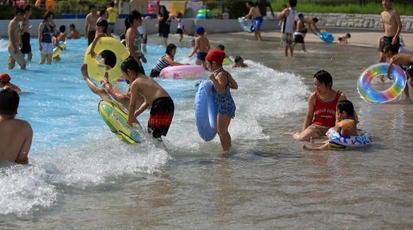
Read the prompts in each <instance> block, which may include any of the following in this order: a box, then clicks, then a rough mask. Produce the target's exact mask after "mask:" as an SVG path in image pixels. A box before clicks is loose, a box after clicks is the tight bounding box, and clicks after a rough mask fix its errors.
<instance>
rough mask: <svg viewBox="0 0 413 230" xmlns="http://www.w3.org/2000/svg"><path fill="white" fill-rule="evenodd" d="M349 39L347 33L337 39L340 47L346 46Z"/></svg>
mask: <svg viewBox="0 0 413 230" xmlns="http://www.w3.org/2000/svg"><path fill="white" fill-rule="evenodd" d="M350 38H351V34H349V33H347V34H346V35H344V36H341V37H339V38H338V41H339V42H340V45H342V44H347V40H348V39H350Z"/></svg>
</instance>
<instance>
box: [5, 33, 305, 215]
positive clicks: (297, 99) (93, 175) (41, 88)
mask: <svg viewBox="0 0 413 230" xmlns="http://www.w3.org/2000/svg"><path fill="white" fill-rule="evenodd" d="M86 42H87V41H86V40H84V39H80V40H68V41H67V49H66V50H65V51H63V52H62V53H61V55H60V56H61V61H58V62H53V63H52V65H39V64H38V63H37V62H38V60H39V54H38V52H34V56H33V61H32V62H31V63H29V64H28V65H27V70H20V69H19V68H18V66H17V67H16V68H15V69H14V70H8V71H7V72H8V73H9V75H10V76H11V78H12V81H11V82H12V83H14V84H16V85H18V86H19V87H20V88H21V89H22V90H23V93H22V94H21V103H20V107H19V111H18V112H19V114H18V118H21V119H25V120H27V121H28V122H29V123H30V124H31V125H32V127H33V131H34V138H33V145H32V148H31V152H30V156H29V159H30V163H31V165H32V167H30V168H31V170H36V171H39V172H38V173H40V174H41V175H38V176H34V175H32V176H33V177H35V178H34V179H35V180H37V181H38V183H43V184H44V185H47V186H46V187H50V190H48V192H45V193H44V194H43V195H44V200H45V201H39V203H36V205H39V206H42V205H44V203H43V202H45V203H47V204H49V203H53V202H55V201H56V199H57V198H56V196H57V195H58V194H59V193H60V192H59V191H58V190H57V189H56V188H54V187H55V186H56V184H58V185H63V186H68V185H74V186H80V187H88V186H90V185H96V184H105V183H107V180H113V178H116V177H117V176H120V175H123V174H134V173H136V172H143V173H149V174H152V173H155V172H158V170H160V168H162V167H163V166H164V165H167V164H168V162H170V161H172V160H173V158H174V157H173V155H176V154H178V155H186V154H195V155H200V156H202V155H204V154H211V153H214V152H215V153H217V154H218V153H219V152H220V149H221V146H220V144H219V139H218V138H215V140H214V141H213V142H210V143H205V142H204V141H203V140H202V139H201V138H200V137H199V135H198V133H197V129H196V125H195V118H194V96H195V85H196V83H197V82H198V81H199V79H197V80H165V79H157V81H158V82H159V83H160V84H161V85H162V86H163V87H164V88H165V89H166V90H167V91H168V92H169V94H170V95H171V97H172V98H173V100H174V103H175V107H176V108H175V116H174V120H173V123H172V126H171V128H170V130H169V133H168V135H167V136H166V137H164V138H163V139H164V145H165V146H166V149H164V148H158V147H156V146H155V145H154V143H152V142H151V141H148V143H143V144H141V145H138V146H129V145H125V144H124V143H123V142H121V141H120V140H119V139H118V138H117V137H116V136H115V135H114V134H112V133H111V132H110V130H109V128H108V127H107V126H106V125H105V123H104V121H103V120H102V118H101V116H100V114H99V113H98V109H97V108H98V102H99V101H100V98H99V97H98V96H97V95H95V94H93V93H92V92H91V91H90V90H89V89H88V87H87V85H86V83H85V82H84V81H83V79H82V76H81V73H80V66H81V64H82V63H83V53H84V51H85V48H86V46H87V43H86ZM32 44H36V41H35V40H32ZM32 48H33V49H34V48H35V46H33V47H32ZM164 52H165V48H163V47H161V46H155V45H153V46H149V47H148V53H147V54H146V56H147V59H148V62H147V63H146V64H144V67H145V72H146V73H147V74H149V73H150V70H151V68H152V66H153V65H154V64H155V62H156V60H157V59H158V58H159V57H161V56H162V55H163V53H164ZM189 52H190V49H189V48H179V49H178V51H177V54H176V58H175V59H176V61H178V62H182V63H193V62H194V59H190V58H188V57H187V54H189ZM0 63H7V50H6V49H3V50H1V51H0ZM249 64H250V65H251V67H252V68H250V69H246V70H231V72H233V74H234V76H237V77H236V80H237V81H238V83H239V85H240V88H239V90H237V91H234V92H233V95H234V98H235V100H236V103H237V116H236V117H237V118H236V119H234V120H233V121H232V124H231V129H230V132H231V133H232V138H233V140H234V141H235V142H239V141H240V140H246V141H248V142H250V143H252V144H253V143H254V141H256V140H260V139H265V138H267V136H266V135H265V134H263V133H262V130H263V127H262V125H261V124H259V121H258V120H259V117H262V116H270V115H271V116H272V115H275V116H282V115H283V114H287V113H289V112H294V111H297V110H299V108H300V107H302V106H305V103H304V101H302V98H301V97H302V96H305V95H307V94H308V90H307V87H306V86H304V85H303V84H302V82H301V81H300V78H299V77H298V76H295V75H293V74H285V73H284V74H281V73H277V72H275V71H273V70H272V69H269V68H266V67H264V66H262V65H260V64H258V63H253V62H251V63H249ZM206 78H207V76H206V75H205V76H203V79H206ZM117 86H118V87H119V88H120V89H121V90H123V91H125V90H126V87H127V85H126V83H125V82H118V84H117ZM291 88H293V89H294V90H287V89H291ZM262 93H264V96H262ZM240 95H242V97H240ZM260 95H261V96H260ZM274 98H277V99H279V100H277V101H278V102H276V103H277V106H276V108H277V109H276V110H272V109H269V107H270V106H273V103H274V101H272V100H273V99H274ZM292 104H294V106H291V105H292ZM147 118H148V112H145V113H144V114H143V115H141V116H139V121H140V122H141V123H142V124H146V121H147ZM16 168H18V169H16V171H15V172H14V173H17V175H19V177H21V178H20V179H23V178H25V177H26V176H27V170H28V169H27V168H24V167H23V168H21V167H18V166H16ZM22 183H23V182H22ZM2 184H3V183H2ZM18 185H19V186H20V185H22V184H20V183H19V184H18ZM41 187H42V186H40V187H37V186H36V187H33V188H30V189H41ZM14 195H15V194H14ZM14 195H13V196H14ZM27 195H28V196H29V197H32V195H33V194H27ZM29 197H26V196H25V195H23V197H21V202H22V203H21V204H22V205H23V204H24V205H25V207H24V208H23V207H19V205H16V204H15V205H13V207H8V208H7V209H3V208H2V209H0V210H3V211H2V212H3V214H5V213H15V212H16V213H22V212H26V211H29V210H30V209H31V208H33V207H31V206H27V204H26V202H27V200H28V199H29V200H30V198H29ZM0 204H1V203H0Z"/></svg>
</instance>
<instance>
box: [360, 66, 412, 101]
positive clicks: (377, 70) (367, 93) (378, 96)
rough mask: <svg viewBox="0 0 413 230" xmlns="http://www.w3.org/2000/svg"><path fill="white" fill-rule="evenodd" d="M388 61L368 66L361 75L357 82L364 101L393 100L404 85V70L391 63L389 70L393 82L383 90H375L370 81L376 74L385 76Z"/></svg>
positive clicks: (405, 79) (405, 80)
mask: <svg viewBox="0 0 413 230" xmlns="http://www.w3.org/2000/svg"><path fill="white" fill-rule="evenodd" d="M387 67H388V63H384V62H383V63H378V64H374V65H372V66H370V67H368V68H367V69H366V70H365V71H364V72H363V73H362V74H361V75H360V78H359V80H358V82H357V89H358V92H359V94H360V96H361V98H363V99H364V100H365V101H366V102H368V103H386V102H389V101H392V100H394V99H395V98H396V97H398V96H399V95H400V94H401V93H402V92H403V90H404V87H405V86H406V82H407V77H406V73H405V72H404V70H403V69H402V68H401V67H400V66H398V65H393V66H392V68H391V71H390V76H391V78H392V80H393V84H392V86H391V87H390V88H388V89H387V90H383V91H377V90H375V89H374V88H373V87H372V85H371V82H372V80H373V78H375V77H377V76H383V75H384V77H386V75H387Z"/></svg>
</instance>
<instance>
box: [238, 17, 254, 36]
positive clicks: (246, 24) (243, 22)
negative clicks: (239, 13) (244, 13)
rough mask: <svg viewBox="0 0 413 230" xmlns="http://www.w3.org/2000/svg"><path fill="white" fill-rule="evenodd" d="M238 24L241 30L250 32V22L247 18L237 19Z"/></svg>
mask: <svg viewBox="0 0 413 230" xmlns="http://www.w3.org/2000/svg"><path fill="white" fill-rule="evenodd" d="M238 22H239V25H240V26H241V28H242V29H243V30H244V31H245V32H250V33H251V32H252V30H251V28H252V22H251V20H250V19H248V18H244V17H241V18H238Z"/></svg>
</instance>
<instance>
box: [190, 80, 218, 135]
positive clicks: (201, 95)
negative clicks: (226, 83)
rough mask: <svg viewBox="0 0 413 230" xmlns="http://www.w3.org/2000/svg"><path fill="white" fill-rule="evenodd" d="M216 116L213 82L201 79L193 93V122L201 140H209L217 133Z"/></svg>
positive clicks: (216, 108)
mask: <svg viewBox="0 0 413 230" xmlns="http://www.w3.org/2000/svg"><path fill="white" fill-rule="evenodd" d="M217 116H218V106H217V103H216V102H215V87H214V84H213V83H212V82H211V81H209V80H203V81H201V82H200V83H199V85H198V87H197V88H196V93H195V122H196V127H197V128H198V133H199V136H200V137H201V138H202V139H203V140H205V141H211V140H212V139H214V137H215V135H216V134H217Z"/></svg>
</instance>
